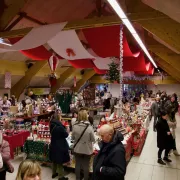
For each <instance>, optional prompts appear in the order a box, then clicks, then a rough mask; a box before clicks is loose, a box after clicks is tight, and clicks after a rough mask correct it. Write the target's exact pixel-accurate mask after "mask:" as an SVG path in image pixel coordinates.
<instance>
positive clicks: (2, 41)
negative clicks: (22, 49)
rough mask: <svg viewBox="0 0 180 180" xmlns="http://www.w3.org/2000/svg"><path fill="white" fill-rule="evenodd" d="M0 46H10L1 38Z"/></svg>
mask: <svg viewBox="0 0 180 180" xmlns="http://www.w3.org/2000/svg"><path fill="white" fill-rule="evenodd" d="M0 44H4V45H6V46H12V45H11V44H9V43H6V42H4V40H3V39H2V38H0Z"/></svg>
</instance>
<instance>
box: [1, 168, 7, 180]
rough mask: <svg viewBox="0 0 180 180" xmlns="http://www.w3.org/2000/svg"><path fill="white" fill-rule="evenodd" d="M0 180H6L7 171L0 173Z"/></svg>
mask: <svg viewBox="0 0 180 180" xmlns="http://www.w3.org/2000/svg"><path fill="white" fill-rule="evenodd" d="M0 180H6V170H3V171H0Z"/></svg>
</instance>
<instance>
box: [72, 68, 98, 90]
mask: <svg viewBox="0 0 180 180" xmlns="http://www.w3.org/2000/svg"><path fill="white" fill-rule="evenodd" d="M95 74H96V73H95V71H94V70H89V71H85V73H84V75H83V77H82V79H81V80H80V81H78V82H77V84H76V87H74V88H73V90H74V91H75V92H78V91H79V89H80V88H81V86H82V85H83V84H84V83H85V82H86V81H88V80H89V79H90V78H92V77H93V76H94V75H95Z"/></svg>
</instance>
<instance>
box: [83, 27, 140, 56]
mask: <svg viewBox="0 0 180 180" xmlns="http://www.w3.org/2000/svg"><path fill="white" fill-rule="evenodd" d="M82 31H83V33H84V35H85V37H86V39H87V41H88V43H89V45H90V46H91V48H92V49H93V51H94V52H95V53H96V54H97V55H98V56H100V57H104V58H105V57H113V56H115V57H119V55H120V47H119V39H120V38H119V33H120V26H119V25H116V26H107V27H98V28H88V29H84V30H82ZM123 46H124V48H123V49H124V56H128V57H135V56H138V55H139V52H137V53H134V54H133V53H132V52H131V50H130V48H129V45H128V42H127V40H126V36H125V35H124V38H123Z"/></svg>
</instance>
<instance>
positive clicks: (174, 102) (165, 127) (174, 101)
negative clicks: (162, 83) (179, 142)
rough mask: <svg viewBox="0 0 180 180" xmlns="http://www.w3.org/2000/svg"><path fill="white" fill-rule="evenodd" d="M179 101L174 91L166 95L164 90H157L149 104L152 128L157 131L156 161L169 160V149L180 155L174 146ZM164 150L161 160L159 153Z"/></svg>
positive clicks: (161, 162)
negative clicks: (152, 118)
mask: <svg viewBox="0 0 180 180" xmlns="http://www.w3.org/2000/svg"><path fill="white" fill-rule="evenodd" d="M178 108H179V103H178V97H177V95H176V94H175V93H174V94H172V95H171V96H167V94H166V92H160V91H158V92H157V94H156V101H155V102H154V103H153V104H152V106H151V115H152V116H153V117H154V124H153V130H154V131H157V146H158V148H159V151H158V163H160V164H162V165H165V164H166V163H165V162H164V161H166V162H168V163H169V162H171V160H170V159H169V158H168V155H170V154H171V150H172V151H173V153H174V155H176V156H180V154H179V153H178V151H177V148H176V131H175V130H176V125H177V121H176V113H177V112H178ZM163 150H165V155H164V158H163V160H164V161H163V160H162V158H161V155H162V152H163Z"/></svg>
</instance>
